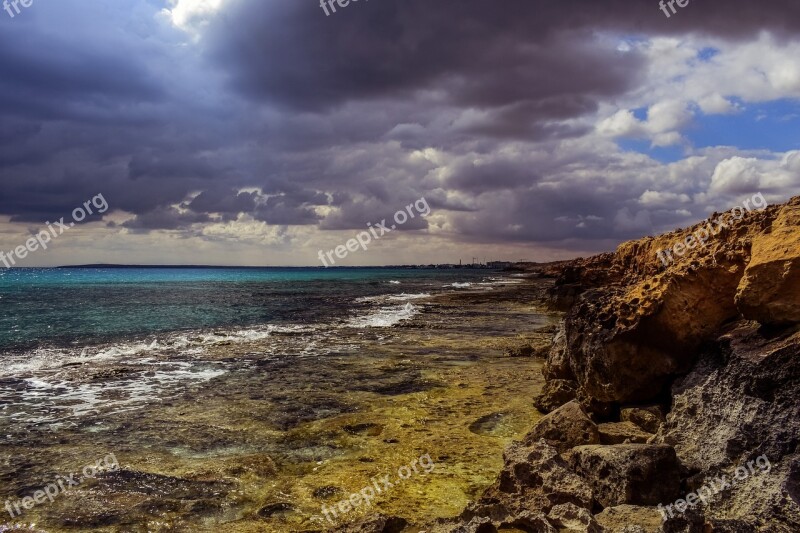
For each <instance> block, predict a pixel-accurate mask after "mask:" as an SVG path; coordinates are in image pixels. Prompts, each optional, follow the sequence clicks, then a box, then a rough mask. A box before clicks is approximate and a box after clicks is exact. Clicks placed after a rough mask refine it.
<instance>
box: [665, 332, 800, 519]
mask: <svg viewBox="0 0 800 533" xmlns="http://www.w3.org/2000/svg"><path fill="white" fill-rule="evenodd" d="M798 390H800V332H798V331H796V328H790V329H786V330H784V331H782V332H779V331H775V330H765V329H764V328H760V327H759V326H758V324H757V323H755V322H741V323H738V324H734V325H731V327H730V330H729V331H728V332H726V333H725V334H724V335H722V336H721V337H720V339H719V341H718V342H717V343H716V344H714V345H711V346H709V348H708V349H707V350H704V351H703V352H702V353H701V356H700V359H699V361H698V363H697V365H696V366H695V367H694V369H693V370H692V372H691V373H689V374H688V375H687V376H685V377H684V378H682V379H681V380H679V381H678V382H677V383H676V384H675V386H674V387H673V407H672V410H671V411H670V413H669V414H668V415H667V421H666V422H665V423H664V425H663V426H662V427H661V429H660V431H659V433H658V434H657V436H656V439H655V440H656V442H659V443H665V444H669V445H672V446H674V447H675V450H676V453H677V454H678V457H679V459H680V461H681V463H682V464H683V465H685V467H686V468H687V469H688V471H690V472H696V474H695V475H694V476H692V477H691V478H689V479H688V481H687V484H688V489H689V490H692V491H696V490H697V489H699V488H701V487H703V486H707V487H710V486H714V485H713V484H719V482H718V481H715V480H716V479H717V478H722V476H726V477H727V479H729V480H730V479H732V478H733V476H734V474H735V472H736V469H737V468H747V470H748V471H749V474H748V475H747V477H746V478H745V479H742V480H741V481H738V482H737V483H736V485H735V487H734V488H733V489H731V490H726V491H722V492H720V493H718V494H714V495H713V496H712V497H711V499H710V503H709V505H708V508H707V509H706V515H707V517H708V518H709V519H712V518H713V519H718V520H730V519H734V518H741V519H745V518H746V519H747V520H748V521H749V522H755V523H757V524H758V525H759V527H762V528H767V530H769V531H800V491H799V490H798V480H799V479H800V418H799V417H798V413H800V396H799V395H798V393H797V391H798ZM762 456H763V457H762ZM759 457H762V459H761V460H758V458H759ZM748 464H752V465H753V468H748V466H747V465H748ZM740 472H741V471H740ZM754 494H757V495H758V497H753V495H754ZM769 528H771V529H769ZM715 531H716V529H715Z"/></svg>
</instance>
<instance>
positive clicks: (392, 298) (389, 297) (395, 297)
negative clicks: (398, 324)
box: [356, 292, 431, 303]
mask: <svg viewBox="0 0 800 533" xmlns="http://www.w3.org/2000/svg"><path fill="white" fill-rule="evenodd" d="M430 297H431V294H430V293H427V292H420V293H416V294H406V293H404V292H403V293H400V294H382V295H379V296H364V297H363V298H358V299H356V303H368V302H407V301H409V300H420V299H422V298H430Z"/></svg>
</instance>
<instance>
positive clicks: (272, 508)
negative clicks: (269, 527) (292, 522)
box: [258, 502, 294, 518]
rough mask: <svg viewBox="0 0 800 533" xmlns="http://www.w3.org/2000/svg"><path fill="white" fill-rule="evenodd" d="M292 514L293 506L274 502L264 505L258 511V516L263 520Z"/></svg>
mask: <svg viewBox="0 0 800 533" xmlns="http://www.w3.org/2000/svg"><path fill="white" fill-rule="evenodd" d="M291 512H294V506H292V504H290V503H286V502H276V503H270V504H269V505H265V506H264V507H262V508H261V509H259V510H258V516H260V517H263V518H272V517H274V516H281V515H285V514H288V513H291Z"/></svg>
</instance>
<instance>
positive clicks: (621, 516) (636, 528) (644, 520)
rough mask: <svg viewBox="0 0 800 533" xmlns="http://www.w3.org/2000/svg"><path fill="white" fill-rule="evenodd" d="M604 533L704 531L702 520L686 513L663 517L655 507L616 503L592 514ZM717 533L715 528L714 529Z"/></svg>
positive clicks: (700, 532)
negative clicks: (616, 504)
mask: <svg viewBox="0 0 800 533" xmlns="http://www.w3.org/2000/svg"><path fill="white" fill-rule="evenodd" d="M594 517H595V519H596V520H597V523H598V524H599V525H600V526H601V527H602V528H603V530H604V531H605V533H704V531H705V530H704V528H703V520H702V517H700V516H699V515H697V514H694V513H686V514H684V515H681V516H677V517H674V518H669V517H667V518H666V520H665V519H664V517H663V515H662V514H661V512H659V511H658V509H656V508H655V507H641V506H638V505H618V506H615V507H606V508H605V509H604V510H603V512H602V513H600V514H597V515H595V516H594ZM714 533H717V530H716V529H715V530H714Z"/></svg>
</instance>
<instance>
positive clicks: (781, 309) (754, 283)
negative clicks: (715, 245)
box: [736, 203, 800, 324]
mask: <svg viewBox="0 0 800 533" xmlns="http://www.w3.org/2000/svg"><path fill="white" fill-rule="evenodd" d="M751 255H752V258H751V259H750V263H749V264H748V265H747V269H746V270H745V272H744V278H743V279H742V281H741V283H740V284H739V288H738V291H737V292H736V304H737V306H738V307H739V310H740V311H741V312H742V315H744V317H745V318H748V319H752V320H757V321H758V322H760V323H762V324H796V323H799V322H800V297H798V295H800V203H796V204H789V205H787V206H786V207H784V208H783V209H781V210H780V212H779V213H778V215H777V216H776V218H775V221H774V222H773V223H772V225H771V226H770V228H769V230H768V231H765V232H763V233H762V234H761V235H758V236H757V237H756V238H754V239H753V246H752V251H751Z"/></svg>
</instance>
